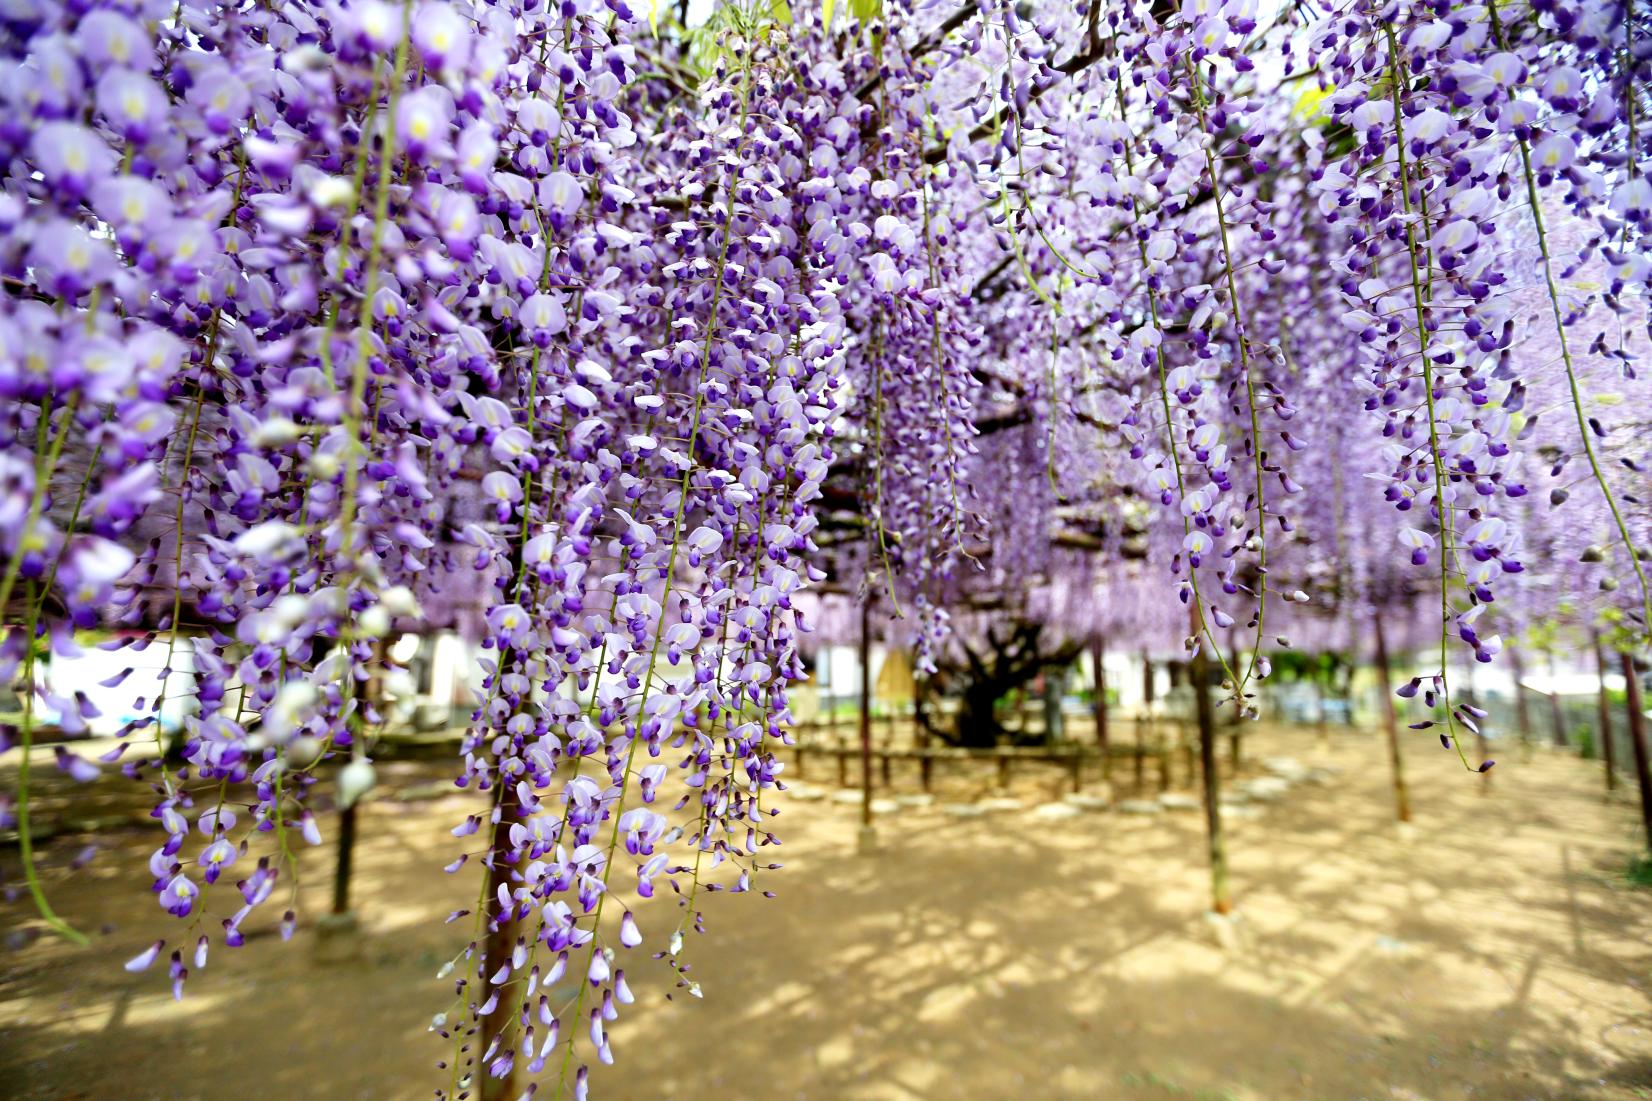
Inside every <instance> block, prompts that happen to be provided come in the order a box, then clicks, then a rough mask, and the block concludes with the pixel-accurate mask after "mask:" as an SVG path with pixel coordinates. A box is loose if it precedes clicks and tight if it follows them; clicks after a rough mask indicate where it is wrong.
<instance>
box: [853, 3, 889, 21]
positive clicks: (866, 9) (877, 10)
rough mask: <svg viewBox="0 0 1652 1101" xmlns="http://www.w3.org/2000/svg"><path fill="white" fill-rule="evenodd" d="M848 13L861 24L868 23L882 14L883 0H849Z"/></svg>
mask: <svg viewBox="0 0 1652 1101" xmlns="http://www.w3.org/2000/svg"><path fill="white" fill-rule="evenodd" d="M849 12H850V14H852V15H853V16H854V17H855V18H856V19H858V20H860V21H861V22H862V23H870V22H871V21H872V20H874V19H876V18H877V17H878V16H879V15H881V14H883V0H849Z"/></svg>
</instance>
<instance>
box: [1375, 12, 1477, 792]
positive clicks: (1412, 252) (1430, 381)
mask: <svg viewBox="0 0 1652 1101" xmlns="http://www.w3.org/2000/svg"><path fill="white" fill-rule="evenodd" d="M1382 29H1383V33H1384V34H1386V35H1387V36H1388V64H1389V76H1390V80H1389V88H1388V92H1389V97H1390V100H1391V101H1392V103H1393V105H1394V152H1395V155H1396V157H1397V158H1398V163H1399V173H1400V203H1401V207H1402V209H1403V210H1404V211H1405V215H1406V219H1405V247H1406V252H1407V254H1408V257H1409V259H1410V262H1411V301H1412V305H1413V306H1414V307H1415V309H1416V314H1417V357H1418V360H1419V362H1420V363H1421V364H1422V371H1423V401H1424V403H1425V404H1426V406H1427V408H1428V457H1429V463H1430V465H1431V466H1432V468H1433V471H1434V510H1435V512H1436V513H1437V514H1438V516H1439V519H1440V698H1441V701H1442V702H1443V703H1444V704H1445V715H1446V718H1445V726H1446V733H1447V735H1448V736H1449V737H1450V740H1451V744H1452V747H1453V748H1454V749H1456V750H1457V756H1458V757H1459V758H1460V759H1461V760H1462V762H1463V767H1464V768H1466V769H1468V770H1469V771H1470V772H1472V771H1474V766H1473V765H1471V764H1469V762H1468V755H1467V754H1465V753H1464V752H1463V747H1462V745H1461V744H1460V743H1459V742H1458V740H1457V737H1456V727H1455V721H1454V720H1453V718H1452V712H1451V685H1450V682H1449V681H1448V680H1447V676H1448V673H1447V670H1446V654H1447V652H1448V646H1449V642H1448V639H1449V630H1450V624H1451V573H1450V570H1451V559H1452V555H1453V553H1454V551H1453V548H1452V540H1451V535H1452V529H1451V507H1450V506H1449V505H1447V504H1446V499H1445V481H1446V474H1445V466H1444V463H1443V462H1442V461H1441V459H1440V428H1439V421H1438V419H1437V417H1436V415H1435V411H1434V371H1433V369H1432V368H1431V367H1430V366H1429V364H1428V311H1427V308H1426V306H1425V305H1424V301H1423V299H1424V294H1423V279H1422V273H1421V271H1420V270H1419V269H1418V267H1417V251H1418V245H1417V224H1416V219H1417V217H1418V215H1415V214H1414V212H1413V210H1412V207H1411V176H1410V170H1409V169H1408V168H1407V167H1406V160H1405V127H1404V124H1403V123H1402V122H1401V121H1400V120H1401V118H1402V117H1403V111H1402V106H1401V99H1400V80H1401V78H1400V45H1399V41H1398V40H1397V39H1396V38H1395V36H1394V27H1393V24H1391V23H1384V24H1383V25H1382ZM1420 217H1422V218H1424V219H1426V218H1427V215H1426V214H1425V215H1421V216H1420ZM1431 277H1432V276H1431Z"/></svg>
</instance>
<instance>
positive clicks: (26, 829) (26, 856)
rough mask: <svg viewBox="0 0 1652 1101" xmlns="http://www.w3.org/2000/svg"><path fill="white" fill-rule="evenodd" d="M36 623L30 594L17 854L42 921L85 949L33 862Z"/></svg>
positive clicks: (36, 610) (83, 936) (82, 938)
mask: <svg viewBox="0 0 1652 1101" xmlns="http://www.w3.org/2000/svg"><path fill="white" fill-rule="evenodd" d="M39 623H40V620H39V605H38V604H37V602H36V601H35V600H34V594H33V593H31V594H30V599H29V615H28V622H27V624H26V631H27V636H28V637H27V638H26V639H25V642H24V644H25V645H26V646H27V647H28V649H27V650H26V651H25V653H24V657H23V724H22V733H21V735H20V737H21V740H22V744H21V748H22V750H23V757H22V759H21V760H20V761H19V762H18V765H17V851H18V855H19V856H20V857H21V858H22V862H23V878H24V879H25V880H27V881H28V884H29V896H30V897H31V898H33V899H34V905H35V909H37V910H39V911H40V916H41V918H43V919H44V920H45V922H46V924H47V925H48V926H50V927H51V928H52V929H53V930H54V931H55V932H57V933H58V934H59V935H61V936H62V937H63V938H64V939H65V940H68V941H70V942H71V943H73V944H75V945H77V946H79V947H81V948H85V947H86V946H87V945H88V944H90V943H91V942H90V941H88V940H87V939H86V934H84V933H82V932H80V930H78V929H76V928H75V927H74V926H72V925H70V924H69V923H68V922H66V921H64V920H63V919H62V918H61V917H59V916H58V915H57V911H56V910H53V909H52V904H51V903H50V902H49V901H48V900H47V898H46V890H45V888H44V887H42V886H41V884H40V872H39V870H38V869H37V868H36V867H35V862H34V836H33V832H32V829H31V824H30V821H29V758H30V757H31V756H32V755H33V752H34V650H35V637H34V635H35V631H36V630H37V629H38V627H39Z"/></svg>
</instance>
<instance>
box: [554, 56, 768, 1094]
mask: <svg viewBox="0 0 1652 1101" xmlns="http://www.w3.org/2000/svg"><path fill="white" fill-rule="evenodd" d="M752 53H753V51H752V50H751V49H747V50H746V51H744V54H743V57H742V64H741V71H740V133H741V134H742V135H744V134H745V132H746V122H747V120H748V118H749V117H750V112H751V62H752ZM741 140H742V141H743V140H744V138H743V137H742V139H741ZM737 151H738V150H737ZM736 159H738V158H736ZM726 190H727V195H726V196H725V197H724V205H723V235H722V242H721V246H720V249H719V252H718V257H717V267H716V270H715V272H714V274H713V284H712V292H711V304H710V308H709V313H708V317H707V321H706V335H705V343H704V345H703V346H702V349H701V353H700V370H699V374H698V376H697V378H696V381H695V386H694V406H693V411H692V414H691V418H690V422H689V425H690V427H689V434H688V459H689V465H688V466H687V467H686V468H685V469H684V470H683V476H682V481H681V483H680V485H679V487H678V488H679V492H678V503H677V509H676V513H675V515H674V516H673V517H672V521H671V523H672V532H671V551H670V553H669V554H668V555H667V557H666V565H665V588H664V589H663V590H662V592H661V594H660V620H659V623H658V624H657V625H656V627H655V630H654V646H653V649H652V650H651V651H650V653H649V655H648V671H647V673H646V674H644V676H643V678H642V696H641V698H640V699H639V700H638V702H637V730H636V732H635V733H634V734H633V735H632V736H631V741H630V744H629V745H628V746H626V751H625V766H624V771H623V773H622V774H621V779H620V794H619V798H618V799H617V800H616V801H615V804H614V826H613V829H612V830H611V831H610V833H609V836H608V848H607V852H606V855H605V856H604V858H603V863H602V890H601V891H600V892H599V893H598V895H597V906H596V911H595V913H594V914H593V915H592V917H591V928H592V936H591V953H590V955H589V956H588V957H587V959H586V967H585V972H582V973H580V975H579V994H578V996H577V997H576V998H575V1000H574V1006H573V1010H572V1012H571V1013H570V1014H569V1015H568V1017H567V1018H566V1019H568V1020H569V1021H571V1022H577V1021H578V1020H579V1014H580V1010H581V1009H582V1008H583V1007H584V1004H585V992H586V990H587V989H588V988H589V987H590V983H588V982H586V981H585V977H584V976H585V974H586V973H588V972H589V971H590V963H591V961H592V960H594V959H595V958H596V953H598V952H600V951H601V950H602V943H601V941H600V940H599V939H598V938H597V936H596V932H595V931H596V929H597V928H598V927H600V926H601V924H602V911H603V907H604V904H605V903H606V902H607V901H608V894H609V891H608V879H609V877H610V876H611V875H612V874H613V870H614V852H615V850H616V849H617V848H618V847H619V832H620V818H621V817H622V816H621V815H620V813H619V808H620V807H621V806H622V805H623V804H624V802H625V795H626V793H627V792H628V791H629V789H630V786H631V769H632V765H633V763H634V762H635V761H636V757H637V744H638V742H640V741H641V740H642V738H641V735H642V726H643V722H644V720H645V717H646V715H647V706H648V694H649V690H650V689H651V688H653V686H654V671H655V668H656V667H657V665H658V663H659V659H660V642H661V640H662V639H664V637H665V617H666V614H667V611H668V605H669V604H670V601H671V591H672V587H673V585H672V582H673V579H674V576H675V573H676V567H677V552H678V550H679V549H680V548H681V546H682V541H683V540H682V536H683V519H684V517H685V516H686V515H687V512H688V490H689V485H690V483H691V481H692V479H693V475H694V465H693V464H694V452H695V449H696V446H697V444H698V442H699V439H700V415H701V412H702V410H703V408H704V406H705V377H706V373H707V372H708V371H710V370H711V349H712V341H713V339H714V337H715V335H716V332H717V311H718V309H719V307H720V306H721V305H722V300H723V277H724V273H725V272H726V270H727V268H728V253H729V245H730V243H731V240H732V238H733V234H734V214H735V210H734V199H735V192H736V190H737V189H736V188H735V187H734V186H732V184H731V186H729V187H728V188H727V189H726ZM574 1043H575V1039H574V1037H573V1036H572V1035H570V1036H569V1039H568V1050H567V1052H566V1053H565V1054H564V1055H563V1057H562V1069H561V1072H560V1073H559V1074H558V1075H557V1082H556V1090H555V1091H554V1092H553V1093H552V1094H551V1097H552V1101H556V1099H557V1098H560V1097H561V1096H562V1092H563V1089H564V1088H565V1087H566V1085H567V1082H568V1067H569V1065H570V1064H571V1063H572V1062H573V1057H574Z"/></svg>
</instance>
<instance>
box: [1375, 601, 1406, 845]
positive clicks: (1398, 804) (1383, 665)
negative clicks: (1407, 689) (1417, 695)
mask: <svg viewBox="0 0 1652 1101" xmlns="http://www.w3.org/2000/svg"><path fill="white" fill-rule="evenodd" d="M1371 634H1372V638H1373V640H1374V641H1375V643H1376V647H1377V654H1376V660H1377V692H1378V693H1379V694H1380V695H1381V696H1382V702H1381V703H1380V704H1379V705H1378V708H1377V709H1378V711H1380V712H1381V713H1382V723H1383V730H1384V732H1385V733H1386V735H1387V737H1388V763H1389V768H1390V779H1391V780H1392V781H1393V787H1394V817H1395V818H1397V819H1399V820H1400V821H1401V822H1409V821H1411V795H1410V793H1409V792H1408V791H1407V790H1406V787H1405V760H1404V758H1403V757H1402V756H1401V754H1400V730H1399V725H1400V724H1399V718H1398V716H1396V715H1395V714H1394V685H1393V682H1392V681H1391V680H1390V674H1389V671H1388V640H1387V638H1386V637H1384V635H1383V633H1382V609H1381V608H1378V609H1376V610H1375V611H1373V612H1372V613H1371Z"/></svg>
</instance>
